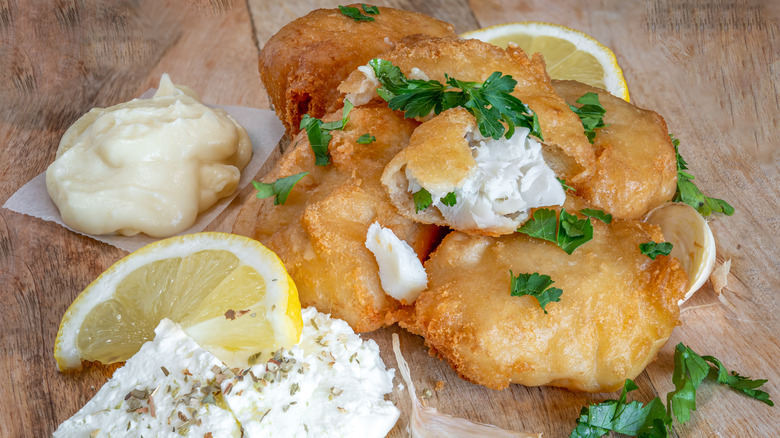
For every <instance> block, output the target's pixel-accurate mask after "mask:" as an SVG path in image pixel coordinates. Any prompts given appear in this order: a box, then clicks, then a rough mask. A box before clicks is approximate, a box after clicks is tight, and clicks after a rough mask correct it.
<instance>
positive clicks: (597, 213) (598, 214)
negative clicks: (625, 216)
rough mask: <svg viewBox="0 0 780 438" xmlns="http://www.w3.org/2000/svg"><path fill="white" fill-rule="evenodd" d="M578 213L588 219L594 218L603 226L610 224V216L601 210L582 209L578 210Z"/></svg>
mask: <svg viewBox="0 0 780 438" xmlns="http://www.w3.org/2000/svg"><path fill="white" fill-rule="evenodd" d="M580 213H582V214H583V215H585V216H588V217H592V218H596V219H598V220H600V221H601V222H604V223H605V224H609V223H612V215H611V214H609V213H605V212H604V211H602V210H596V209H594V208H583V209H582V210H580Z"/></svg>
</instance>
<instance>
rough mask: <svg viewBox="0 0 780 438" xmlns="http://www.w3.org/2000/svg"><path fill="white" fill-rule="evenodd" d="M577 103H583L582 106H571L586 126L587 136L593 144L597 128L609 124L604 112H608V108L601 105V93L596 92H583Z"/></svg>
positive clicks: (584, 126)
mask: <svg viewBox="0 0 780 438" xmlns="http://www.w3.org/2000/svg"><path fill="white" fill-rule="evenodd" d="M577 103H579V104H582V106H581V107H579V108H577V107H576V106H574V105H569V108H571V110H572V111H574V113H575V114H577V116H579V118H580V122H582V127H583V128H585V136H586V137H588V141H589V142H590V143H591V144H593V139H594V138H596V130H597V129H599V128H603V127H605V126H607V125H605V124H604V114H606V112H607V110H605V109H604V107H603V106H601V102H599V95H598V94H596V93H590V92H589V93H585V94H583V95H582V97H580V98H579V99H577Z"/></svg>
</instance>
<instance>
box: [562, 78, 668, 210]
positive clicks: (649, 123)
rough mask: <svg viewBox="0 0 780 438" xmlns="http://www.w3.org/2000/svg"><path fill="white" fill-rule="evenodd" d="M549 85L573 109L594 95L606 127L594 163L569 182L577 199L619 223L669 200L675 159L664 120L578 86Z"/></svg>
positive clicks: (598, 135) (599, 132)
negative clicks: (617, 219)
mask: <svg viewBox="0 0 780 438" xmlns="http://www.w3.org/2000/svg"><path fill="white" fill-rule="evenodd" d="M553 86H554V87H555V91H557V92H558V94H560V95H561V96H562V97H563V98H564V99H566V101H567V102H569V103H570V104H573V105H576V104H575V101H576V100H577V99H579V98H580V97H581V96H582V95H583V94H585V93H587V92H593V93H598V95H599V101H600V102H601V104H602V106H603V107H604V109H605V110H606V113H605V114H604V123H606V124H607V126H606V127H604V128H600V129H597V130H596V137H595V139H594V144H593V146H594V147H595V152H596V162H595V164H594V165H593V166H592V167H590V168H588V169H586V171H585V172H583V173H582V174H580V175H577V176H576V177H574V178H572V179H571V180H570V181H569V183H570V185H572V186H573V187H574V188H575V189H576V190H577V195H578V196H580V197H582V198H584V199H585V200H586V201H587V202H588V203H590V204H591V205H592V206H593V207H594V208H597V209H600V210H604V211H606V212H607V213H610V214H612V215H613V216H614V217H617V218H621V219H640V218H642V217H644V215H645V214H646V213H647V212H648V211H650V210H652V209H653V208H655V207H658V206H659V205H661V204H663V203H665V202H667V201H669V200H671V199H672V196H674V192H675V190H676V188H677V159H676V156H675V152H674V145H673V144H672V142H671V139H670V138H669V130H668V128H667V127H666V122H664V119H663V117H661V116H660V115H658V114H657V113H655V112H653V111H649V110H645V109H641V108H638V107H636V106H634V105H632V104H630V103H628V102H626V101H624V100H623V99H620V98H618V97H615V96H613V95H611V94H609V93H608V92H606V91H604V90H600V89H598V88H594V87H591V86H588V85H585V84H582V83H580V82H576V81H553ZM577 106H578V105H577Z"/></svg>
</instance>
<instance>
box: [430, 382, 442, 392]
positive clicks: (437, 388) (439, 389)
mask: <svg viewBox="0 0 780 438" xmlns="http://www.w3.org/2000/svg"><path fill="white" fill-rule="evenodd" d="M442 389H444V380H437V381H436V386H434V387H433V390H434V391H436V392H438V391H441V390H442Z"/></svg>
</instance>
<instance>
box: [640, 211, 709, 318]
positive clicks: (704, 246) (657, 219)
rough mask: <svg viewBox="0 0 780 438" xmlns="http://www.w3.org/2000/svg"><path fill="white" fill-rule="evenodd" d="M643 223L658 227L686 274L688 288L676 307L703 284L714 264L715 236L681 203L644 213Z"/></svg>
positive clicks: (700, 216) (703, 221)
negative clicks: (645, 214) (669, 243)
mask: <svg viewBox="0 0 780 438" xmlns="http://www.w3.org/2000/svg"><path fill="white" fill-rule="evenodd" d="M644 220H645V222H647V223H651V224H655V225H658V226H659V227H661V231H662V232H663V233H664V238H665V239H666V241H667V242H671V244H672V245H673V247H672V253H671V256H672V257H675V258H677V260H679V261H680V263H681V264H682V266H683V269H685V272H686V273H687V274H688V283H689V284H690V287H689V288H688V292H686V293H685V297H683V299H682V300H680V301H679V303H678V304H682V303H684V302H685V301H686V300H687V299H688V298H690V297H691V295H693V294H694V292H696V291H697V290H699V288H700V287H701V286H702V285H703V284H704V282H706V281H707V278H709V276H710V273H712V268H713V266H714V265H715V237H714V236H713V235H712V230H710V226H709V225H707V221H706V220H705V219H704V217H703V216H702V215H701V214H699V212H698V211H696V209H695V208H693V207H691V206H690V205H688V204H684V203H681V202H669V203H666V204H663V205H661V206H660V207H657V208H655V209H654V210H652V211H650V212H649V213H647V216H645V219H644Z"/></svg>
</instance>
